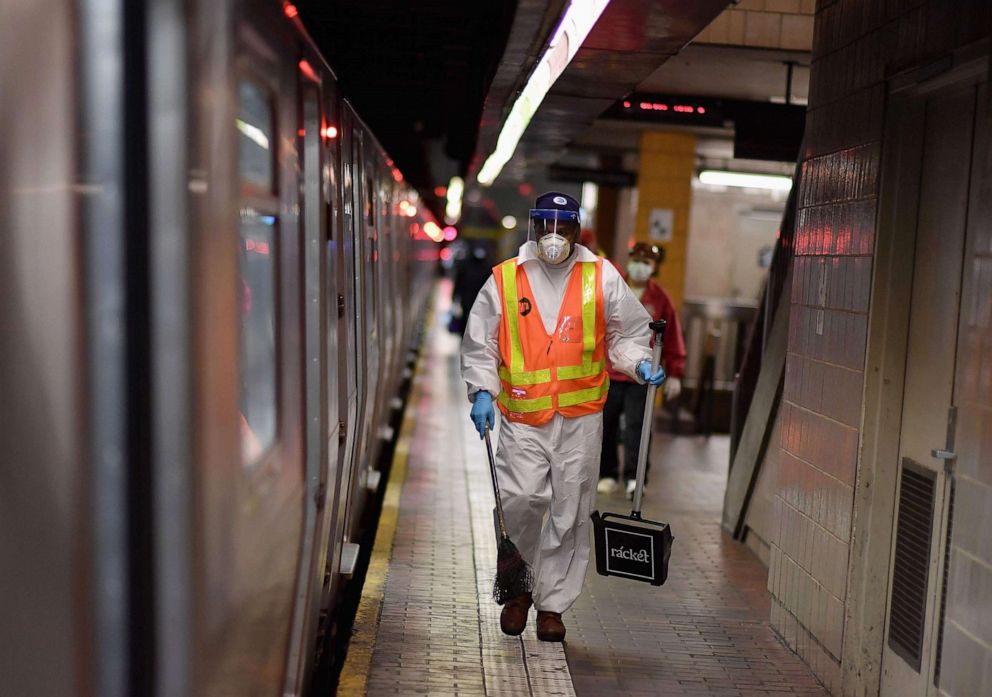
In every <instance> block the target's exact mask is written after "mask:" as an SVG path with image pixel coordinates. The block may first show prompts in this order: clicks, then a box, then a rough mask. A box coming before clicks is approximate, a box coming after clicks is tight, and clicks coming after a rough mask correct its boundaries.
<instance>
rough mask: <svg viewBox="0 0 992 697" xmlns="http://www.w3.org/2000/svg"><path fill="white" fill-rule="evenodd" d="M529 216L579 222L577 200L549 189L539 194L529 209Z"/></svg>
mask: <svg viewBox="0 0 992 697" xmlns="http://www.w3.org/2000/svg"><path fill="white" fill-rule="evenodd" d="M530 217H531V218H536V219H544V220H549V219H551V220H574V221H575V222H576V223H577V222H579V202H578V201H576V200H575V199H574V198H572V197H571V196H569V195H568V194H562V193H559V192H557V191H549V192H547V193H546V194H541V195H540V196H538V197H537V200H536V201H534V207H533V208H531V209H530Z"/></svg>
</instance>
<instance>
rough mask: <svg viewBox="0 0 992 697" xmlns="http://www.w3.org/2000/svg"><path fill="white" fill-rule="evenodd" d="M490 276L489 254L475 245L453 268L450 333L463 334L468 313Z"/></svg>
mask: <svg viewBox="0 0 992 697" xmlns="http://www.w3.org/2000/svg"><path fill="white" fill-rule="evenodd" d="M491 275H492V267H491V264H490V263H489V254H488V253H487V252H486V248H485V247H483V246H482V245H475V246H474V247H472V249H471V250H469V252H468V254H466V255H465V258H464V259H462V260H461V261H460V262H459V264H458V266H456V267H455V283H454V286H453V288H452V289H451V312H452V319H451V324H450V325H449V327H448V328H449V329H450V330H451V332H452V333H456V334H459V335H464V334H465V324H466V323H467V322H468V313H469V312H471V311H472V305H474V304H475V298H476V296H478V295H479V291H480V290H482V286H484V285H485V283H486V280H488V278H489V277H490V276H491Z"/></svg>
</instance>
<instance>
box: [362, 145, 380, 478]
mask: <svg viewBox="0 0 992 697" xmlns="http://www.w3.org/2000/svg"><path fill="white" fill-rule="evenodd" d="M363 155H364V166H365V171H364V173H363V174H364V176H363V179H362V182H363V184H364V185H365V216H364V226H365V230H364V234H363V235H362V243H363V244H364V245H365V249H364V254H363V257H364V259H365V268H366V270H367V284H366V293H365V310H366V317H367V318H368V324H367V328H368V332H369V334H368V344H367V349H366V350H367V352H368V380H369V389H368V394H369V399H370V401H371V404H370V406H371V409H370V410H369V412H368V413H367V415H366V429H367V431H366V441H365V443H366V450H365V456H366V459H365V463H364V468H363V470H364V474H363V476H364V478H365V480H366V484H367V485H369V486H373V487H375V486H378V473H376V472H375V470H374V469H373V468H374V467H375V463H376V459H377V457H378V455H379V452H380V432H379V427H380V424H381V422H382V394H381V390H382V368H383V365H382V361H383V355H382V337H383V334H384V329H385V328H384V327H383V326H382V321H383V312H382V304H383V298H382V264H383V260H382V259H380V242H381V240H380V235H381V225H380V223H381V216H380V211H379V205H380V203H381V201H382V196H381V192H380V182H381V176H382V173H381V172H380V171H379V168H378V166H377V165H378V164H379V153H378V149H377V148H376V146H375V142H374V141H372V140H371V139H370V140H369V142H367V143H365V147H364V149H363ZM369 477H374V478H375V479H373V480H372V481H371V483H370V482H369V481H368V478H369Z"/></svg>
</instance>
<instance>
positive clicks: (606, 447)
mask: <svg viewBox="0 0 992 697" xmlns="http://www.w3.org/2000/svg"><path fill="white" fill-rule="evenodd" d="M663 259H664V250H662V249H660V248H659V247H656V246H654V245H651V244H647V243H646V242H638V243H637V244H635V245H634V248H633V249H631V251H630V260H629V261H628V262H627V273H626V277H625V278H626V280H627V283H628V284H629V285H630V290H631V292H632V293H633V294H634V296H635V297H636V298H637V299H638V300H640V301H641V304H642V305H643V306H644V309H646V310H647V311H648V314H650V315H651V319H652V320H657V319H663V320H665V322H667V327H666V329H665V345H664V350H663V352H662V366H663V367H664V368H665V374H666V375H667V376H668V380H667V381H666V382H665V399H667V400H673V401H674V400H675V399H677V398H678V396H679V393H680V392H681V391H682V375H683V374H684V372H685V342H684V341H683V340H682V328H681V326H680V325H679V316H678V313H677V312H676V311H675V305H673V304H672V300H671V298H670V297H668V293H666V292H665V290H664V289H663V288H662V287H661V286H660V285H659V284H658V283H657V282H656V281H655V280H654V279H653V278H652V277H653V276H654V275H655V274H656V273H657V272H658V265H659V264H660V263H661V261H662V260H663ZM607 372H608V373H609V376H610V392H609V394H608V395H607V397H606V406H605V407H604V408H603V455H602V458H601V459H600V470H599V477H600V479H599V485H598V487H597V490H598V491H599V493H601V494H612V493H613V492H615V491H616V490H617V487H618V482H619V481H620V476H621V473H620V460H619V458H618V457H617V445H618V443H617V435H618V433H619V432H620V415H621V414H623V415H624V416H625V422H626V425H625V426H624V430H623V446H624V469H623V474H624V476H626V477H627V489H626V491H627V497H628V498H630V497H632V496H633V494H634V486H635V484H636V483H635V480H634V477H635V476H636V474H637V452H638V450H639V449H640V446H641V426H642V424H643V422H644V401H645V400H646V399H647V394H648V388H647V385H645V384H642V383H638V382H636V381H634V380H631V379H630V378H629V377H628V376H627V375H624V374H623V373H621V372H618V371H616V370H614V369H613V366H612V365H610V364H609V363H607ZM650 466H651V463H650V460H649V461H648V467H649V468H650ZM646 479H647V476H646V474H645V481H646Z"/></svg>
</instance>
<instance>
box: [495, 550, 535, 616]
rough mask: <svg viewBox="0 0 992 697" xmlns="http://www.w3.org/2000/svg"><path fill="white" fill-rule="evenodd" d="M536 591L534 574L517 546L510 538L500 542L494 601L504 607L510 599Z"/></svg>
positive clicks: (497, 555)
mask: <svg viewBox="0 0 992 697" xmlns="http://www.w3.org/2000/svg"><path fill="white" fill-rule="evenodd" d="M532 590H534V572H533V571H532V570H531V568H530V564H528V563H527V562H526V561H524V558H523V557H522V556H521V555H520V551H519V550H518V549H517V546H516V545H515V544H513V542H512V541H511V540H510V538H508V537H504V538H503V539H502V540H500V543H499V550H498V551H497V553H496V580H495V581H494V582H493V600H495V601H496V604H497V605H503V604H505V603H506V601H507V600H509V599H510V598H514V597H516V596H518V595H520V594H521V593H530V592H531V591H532Z"/></svg>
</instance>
